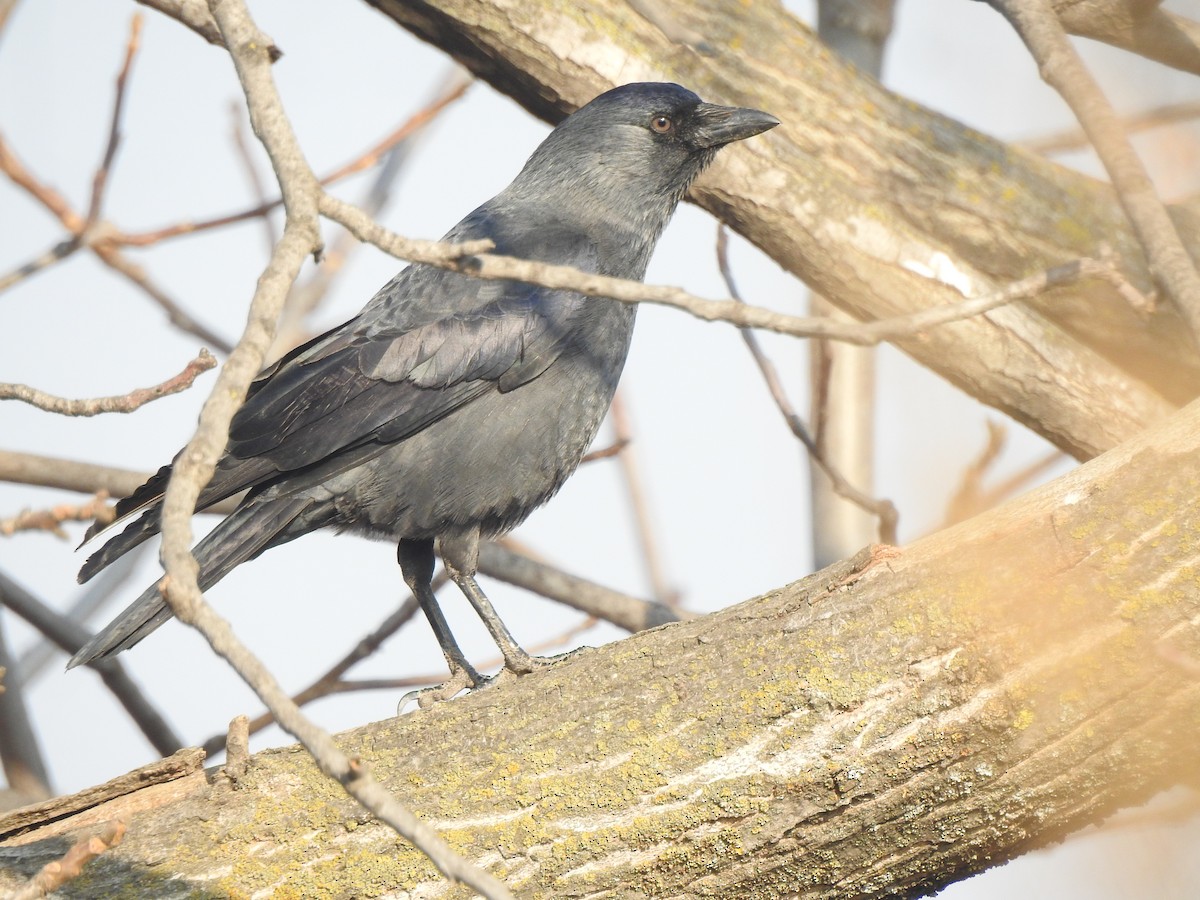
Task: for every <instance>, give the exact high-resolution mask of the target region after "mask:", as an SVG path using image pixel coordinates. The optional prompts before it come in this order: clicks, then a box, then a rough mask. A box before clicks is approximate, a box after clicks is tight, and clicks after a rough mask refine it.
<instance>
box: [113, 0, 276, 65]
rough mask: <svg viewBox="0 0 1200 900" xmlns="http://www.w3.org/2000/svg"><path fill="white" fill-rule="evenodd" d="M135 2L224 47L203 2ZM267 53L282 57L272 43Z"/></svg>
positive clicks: (154, 0) (170, 0)
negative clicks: (155, 10)
mask: <svg viewBox="0 0 1200 900" xmlns="http://www.w3.org/2000/svg"><path fill="white" fill-rule="evenodd" d="M137 2H138V3H141V4H142V5H143V6H149V7H150V8H151V9H157V10H158V11H159V12H161V13H163V14H164V15H168V16H170V17H171V18H172V19H175V20H176V21H177V22H181V23H182V24H184V25H186V26H187V27H188V28H190V29H192V31H194V32H196V34H198V35H200V37H202V38H204V39H205V40H206V41H208V42H209V43H210V44H213V45H215V46H217V47H224V46H225V40H224V38H222V37H221V32H220V31H218V30H217V23H216V22H215V21H213V17H212V13H210V12H209V11H208V4H206V3H205V2H204V0H137ZM267 52H268V53H270V54H271V55H272V58H273V59H279V57H280V56H282V55H283V52H282V51H281V50H280V49H279V48H278V47H276V46H275V44H274V42H272V43H271V46H270V47H269V48H268V49H267Z"/></svg>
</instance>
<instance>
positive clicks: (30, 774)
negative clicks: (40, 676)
mask: <svg viewBox="0 0 1200 900" xmlns="http://www.w3.org/2000/svg"><path fill="white" fill-rule="evenodd" d="M2 590H3V586H2V585H0V591H2ZM0 601H3V593H0ZM0 673H4V674H5V681H6V684H5V685H4V690H3V691H0V767H2V768H3V770H4V780H5V781H6V782H7V783H8V786H9V787H10V788H12V789H13V790H14V791H17V792H19V793H20V794H21V795H23V796H24V797H25V798H26V802H33V801H35V800H44V799H46V798H47V797H50V796H53V792H52V791H51V790H50V776H49V773H48V770H47V768H46V758H45V754H43V753H42V747H41V743H40V741H39V740H38V735H37V731H36V730H35V729H34V727H33V719H32V718H31V717H30V715H29V706H28V699H29V696H28V691H26V690H25V688H26V681H25V679H24V677H23V676H22V675H21V673H20V672H18V671H16V669H15V668H14V667H13V664H12V658H11V656H10V655H9V649H8V638H7V637H6V636H5V621H4V618H3V617H0Z"/></svg>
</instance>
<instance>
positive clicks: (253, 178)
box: [229, 101, 279, 256]
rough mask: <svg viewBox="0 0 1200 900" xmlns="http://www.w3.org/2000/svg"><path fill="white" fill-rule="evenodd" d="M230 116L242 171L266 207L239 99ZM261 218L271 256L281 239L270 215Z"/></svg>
mask: <svg viewBox="0 0 1200 900" xmlns="http://www.w3.org/2000/svg"><path fill="white" fill-rule="evenodd" d="M229 117H230V120H231V121H232V123H233V127H232V128H230V129H229V131H230V134H231V135H232V137H233V146H234V148H235V149H236V150H237V154H238V159H239V160H241V163H242V171H243V172H245V173H246V180H247V181H249V182H250V190H251V191H253V192H254V199H255V201H257V203H258V206H259V208H260V209H261V208H264V207H266V205H267V190H266V188H265V187H264V186H263V181H262V178H261V177H260V176H259V174H258V166H256V165H255V164H254V156H253V155H252V154H251V153H250V145H249V143H247V140H246V117H245V116H244V115H242V105H241V104H240V103H238V102H237V101H230V104H229ZM260 218H261V219H262V224H263V234H264V235H266V238H267V255H268V256H270V254H271V251H272V250H273V249H275V242H276V241H277V240H278V239H279V235H278V234H277V233H276V231H275V225H274V224H273V223H272V222H271V217H270V216H269V215H267V214H266V213H263V214H262V216H261V217H260Z"/></svg>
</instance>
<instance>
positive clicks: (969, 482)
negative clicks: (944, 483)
mask: <svg viewBox="0 0 1200 900" xmlns="http://www.w3.org/2000/svg"><path fill="white" fill-rule="evenodd" d="M987 432H988V436H987V442H986V443H985V444H984V447H983V450H981V451H980V453H979V456H978V457H977V458H976V459H975V460H974V462H972V463H971V464H970V465H968V466H967V468H966V471H964V472H963V475H962V478H961V480H960V481H959V485H958V490H956V491H955V492H954V494H953V496H951V498H950V502H949V503H947V504H946V516H945V524H946V525H953V524H954V523H955V522H962V521H963V520H965V519H969V518H971V516H973V515H975V514H976V513H979V512H982V511H983V510H984V509H986V507H985V506H983V503H982V497H983V479H984V478H985V477H986V476H987V473H988V471H989V470H990V469H991V468H992V466H994V465H995V464H996V460H998V459H999V458H1000V454H1001V453H1002V452H1004V442H1005V439H1006V437H1007V432H1006V431H1005V429H1004V426H1003V425H1001V424H1000V423H999V422H993V421H992V420H991V419H989V420H988V422H987Z"/></svg>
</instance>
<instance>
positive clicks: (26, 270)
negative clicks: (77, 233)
mask: <svg viewBox="0 0 1200 900" xmlns="http://www.w3.org/2000/svg"><path fill="white" fill-rule="evenodd" d="M82 246H83V244H82V243H80V241H79V239H78V238H68V239H67V240H65V241H59V242H58V243H57V244H55V245H54V246H53V247H51V248H50V249H49V250H47V251H46V252H44V253H39V254H38V255H37V256H35V257H34V258H33V259H31V260H30V261H29V262H27V263H22V264H21V265H19V266H17V267H16V268H15V269H13V270H12V271H11V272H9V273H8V274H7V275H0V292H3V291H6V290H8V289H9V288H10V287H12V286H13V285H14V284H16V283H17V282H19V281H24V280H25V279H26V278H28V277H29V276H30V275H36V274H37V273H38V272H40V271H42V269H46V268H49V267H50V266H52V265H54V264H55V263H57V262H61V261H62V260H64V259H66V258H67V257H68V256H70V255H71V254H72V253H74V252H75V251H76V250H78V249H79V248H80V247H82Z"/></svg>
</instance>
